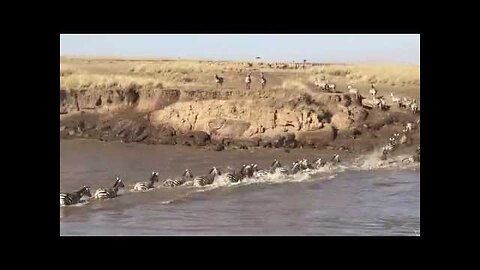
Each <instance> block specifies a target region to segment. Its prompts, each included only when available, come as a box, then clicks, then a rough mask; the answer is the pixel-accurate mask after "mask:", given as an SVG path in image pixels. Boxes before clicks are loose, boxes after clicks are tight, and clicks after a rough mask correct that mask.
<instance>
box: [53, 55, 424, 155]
mask: <svg viewBox="0 0 480 270" xmlns="http://www.w3.org/2000/svg"><path fill="white" fill-rule="evenodd" d="M284 65H287V66H286V67H285V66H284ZM60 68H61V72H60V86H61V88H60V137H61V139H76V138H89V139H96V140H101V141H121V142H125V143H142V144H153V145H156V144H167V145H185V146H200V147H205V148H206V149H210V150H217V151H222V150H224V149H242V150H245V149H250V148H255V149H261V148H283V149H286V151H288V149H294V148H315V149H320V150H333V151H344V152H345V153H346V152H350V153H355V154H364V153H368V152H371V151H374V150H375V149H376V148H378V147H381V146H382V145H384V144H385V143H386V142H387V141H388V138H389V137H391V136H392V135H393V134H394V133H399V132H401V131H402V129H403V128H404V127H405V125H406V123H407V122H416V121H417V120H419V118H420V116H419V114H412V113H411V112H410V111H409V110H406V109H401V108H398V105H396V104H394V103H392V102H390V99H389V97H388V96H389V95H390V93H393V94H394V95H396V96H398V97H401V96H409V97H411V98H417V99H418V97H419V91H420V90H419V76H418V77H417V73H416V68H415V67H403V66H380V67H379V66H374V65H373V66H365V65H321V64H310V65H307V67H306V69H296V68H294V67H293V66H289V65H288V64H282V65H280V64H275V63H239V62H213V61H174V60H152V61H147V60H128V61H127V60H125V59H117V60H115V59H81V58H80V59H78V58H62V60H61V63H60ZM260 71H262V72H264V73H265V76H266V78H267V86H266V87H265V89H261V87H260V85H259V83H258V82H257V81H258V80H256V79H255V78H256V77H258V73H259V72H260ZM246 72H252V77H253V78H254V80H253V83H252V87H251V89H249V90H245V85H244V84H243V78H244V76H245V74H246ZM214 74H220V75H221V76H222V77H224V78H225V82H224V84H223V85H222V87H221V88H216V86H215V82H214V80H213V75H214ZM316 77H318V78H322V79H325V80H329V81H331V82H334V83H335V84H336V85H337V90H336V92H334V93H332V92H330V93H328V92H325V91H320V90H318V89H317V88H316V87H315V86H314V85H313V83H312V78H316ZM369 83H375V84H376V87H377V89H378V96H384V97H385V99H386V100H387V104H388V105H390V109H389V110H386V111H384V110H380V109H378V108H370V107H369V106H368V105H367V104H368V102H365V100H363V102H362V100H361V99H358V98H357V96H356V95H354V94H351V93H348V91H347V90H346V85H347V84H352V85H353V86H354V87H355V88H358V89H359V92H360V94H361V95H362V96H364V97H368V96H369V94H368V89H369V88H368V87H369ZM369 99H370V98H369ZM417 131H418V130H417ZM407 144H408V145H418V144H419V132H414V133H413V134H412V136H411V137H410V138H409V140H408V142H407Z"/></svg>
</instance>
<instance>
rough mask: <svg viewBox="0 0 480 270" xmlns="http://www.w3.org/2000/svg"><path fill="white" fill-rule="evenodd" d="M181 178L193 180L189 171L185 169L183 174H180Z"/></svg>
mask: <svg viewBox="0 0 480 270" xmlns="http://www.w3.org/2000/svg"><path fill="white" fill-rule="evenodd" d="M182 176H183V177H188V178H193V174H192V172H191V171H190V170H189V169H185V172H184V173H183V174H182Z"/></svg>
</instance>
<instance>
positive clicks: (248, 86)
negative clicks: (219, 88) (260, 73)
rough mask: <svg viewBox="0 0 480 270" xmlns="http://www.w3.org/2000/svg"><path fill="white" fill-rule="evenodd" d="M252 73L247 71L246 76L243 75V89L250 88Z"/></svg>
mask: <svg viewBox="0 0 480 270" xmlns="http://www.w3.org/2000/svg"><path fill="white" fill-rule="evenodd" d="M251 75H252V73H250V72H249V73H248V74H247V76H246V77H245V89H247V90H248V89H250V84H251V83H252V76H251Z"/></svg>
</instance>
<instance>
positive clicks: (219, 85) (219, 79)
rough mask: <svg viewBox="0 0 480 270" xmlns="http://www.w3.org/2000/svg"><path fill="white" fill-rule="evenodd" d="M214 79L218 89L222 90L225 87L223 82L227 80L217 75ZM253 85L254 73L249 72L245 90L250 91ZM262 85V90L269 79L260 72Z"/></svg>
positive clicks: (246, 77)
mask: <svg viewBox="0 0 480 270" xmlns="http://www.w3.org/2000/svg"><path fill="white" fill-rule="evenodd" d="M214 78H215V83H216V85H217V89H218V88H222V87H223V82H224V81H225V78H223V77H220V76H218V75H217V74H215V77H214ZM251 84H252V73H251V72H249V73H247V76H245V89H246V90H250V86H251ZM260 84H261V86H262V90H263V89H264V88H265V86H266V85H267V79H266V78H265V74H264V73H263V72H260Z"/></svg>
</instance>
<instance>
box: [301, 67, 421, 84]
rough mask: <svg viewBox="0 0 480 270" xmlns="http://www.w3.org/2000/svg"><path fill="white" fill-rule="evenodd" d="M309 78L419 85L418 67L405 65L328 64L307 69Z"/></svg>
mask: <svg viewBox="0 0 480 270" xmlns="http://www.w3.org/2000/svg"><path fill="white" fill-rule="evenodd" d="M307 72H308V73H310V74H311V76H310V79H312V80H313V78H315V77H320V76H322V75H323V76H324V77H325V78H326V79H328V80H331V81H335V80H336V79H339V78H344V79H346V80H347V81H348V83H352V84H354V83H377V84H388V85H392V86H394V85H415V86H419V85H420V67H419V66H406V65H378V64H372V65H365V64H362V65H328V66H320V67H311V68H309V69H308V70H307Z"/></svg>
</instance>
